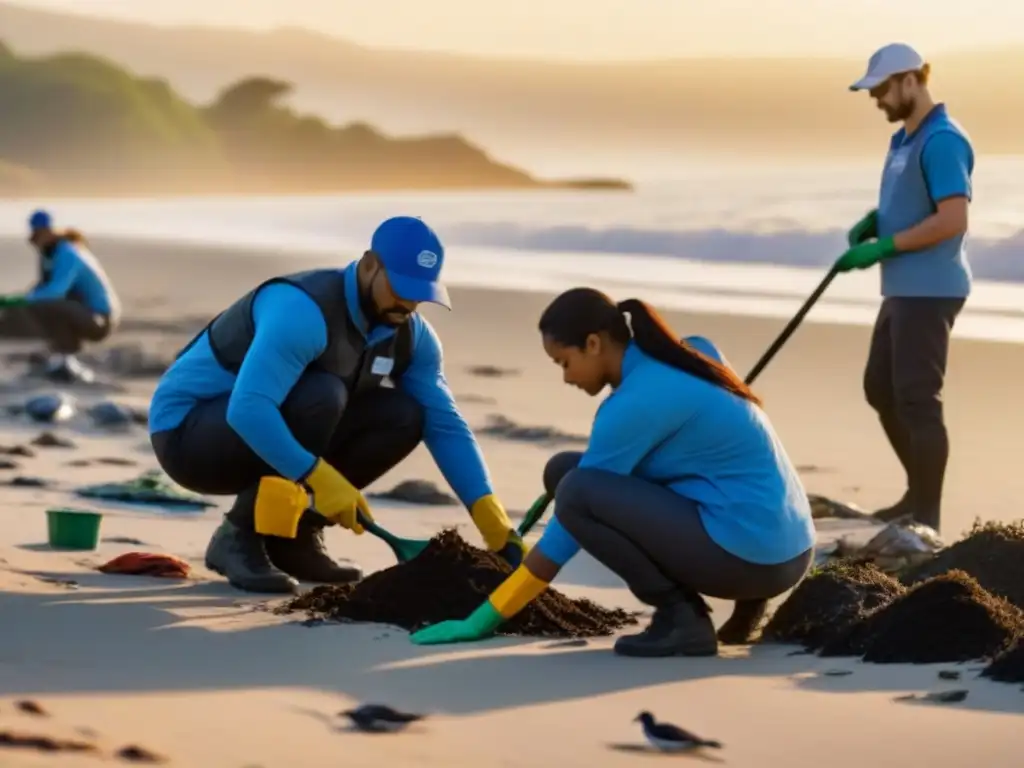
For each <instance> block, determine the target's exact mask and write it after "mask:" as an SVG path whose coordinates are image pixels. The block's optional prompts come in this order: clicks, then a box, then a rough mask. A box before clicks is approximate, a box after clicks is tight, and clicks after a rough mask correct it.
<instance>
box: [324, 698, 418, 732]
mask: <svg viewBox="0 0 1024 768" xmlns="http://www.w3.org/2000/svg"><path fill="white" fill-rule="evenodd" d="M340 714H342V715H344V716H345V717H347V718H348V719H349V720H351V721H352V724H353V725H355V727H356V728H358V729H359V730H361V731H366V732H368V733H393V732H395V731H400V730H402V729H403V728H405V727H406V726H407V725H409V724H410V723H415V722H417V721H418V720H422V719H423V715H416V714H413V713H411V712H399V711H398V710H396V709H392V708H391V707H389V706H387V705H385V704H363V705H362V706H360V707H357V708H356V709H346V710H345V711H344V712H341V713H340Z"/></svg>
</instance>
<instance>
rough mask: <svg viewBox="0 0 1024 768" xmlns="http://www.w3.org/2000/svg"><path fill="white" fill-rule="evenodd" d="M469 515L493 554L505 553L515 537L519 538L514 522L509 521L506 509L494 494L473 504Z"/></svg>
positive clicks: (482, 497) (483, 497)
mask: <svg viewBox="0 0 1024 768" xmlns="http://www.w3.org/2000/svg"><path fill="white" fill-rule="evenodd" d="M469 515H470V517H472V518H473V524H474V525H476V528H477V530H478V531H480V535H481V536H482V537H483V540H484V543H485V544H486V545H487V548H488V549H489V550H491V552H502V551H504V549H505V547H506V545H508V544H509V543H510V541H511V537H512V536H513V535H514V536H515V537H516V538H517V539H518V538H519V534H518V533H516V529H515V528H514V527H513V525H512V521H511V520H509V519H508V513H507V512H505V507H503V506H502V505H501V502H500V501H498V497H497V496H495V495H494V494H493V493H489V494H487V495H486V496H481V497H480V498H479V499H477V500H476V501H475V502H473V506H472V507H471V508H470V510H469ZM520 541H521V540H520ZM520 549H521V548H520Z"/></svg>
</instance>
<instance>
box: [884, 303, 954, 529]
mask: <svg viewBox="0 0 1024 768" xmlns="http://www.w3.org/2000/svg"><path fill="white" fill-rule="evenodd" d="M963 305H964V300H963V299H942V298H910V297H906V298H904V297H900V298H897V297H890V298H886V299H885V300H883V301H882V306H881V308H880V309H879V312H878V319H877V320H876V321H875V329H874V332H873V333H872V336H871V347H870V350H869V352H868V361H867V366H866V367H865V370H864V394H865V397H866V398H867V401H868V404H869V405H870V406H871V407H872V408H873V409H874V410H875V411H876V412H877V413H878V418H879V420H880V421H881V423H882V428H883V429H884V430H885V434H886V437H888V439H889V443H890V444H891V445H892V447H893V450H894V451H895V452H896V456H897V457H898V458H899V460H900V463H901V464H902V465H903V469H904V470H905V471H906V473H907V495H906V497H905V499H906V502H908V511H912V512H913V514H914V518H915V519H916V520H917V521H918V522H921V523H925V524H926V525H930V526H932V527H933V528H936V529H938V527H939V519H940V507H941V501H942V484H943V480H944V477H945V473H946V462H947V460H948V458H949V436H948V435H947V433H946V423H945V419H944V418H943V410H942V386H943V382H944V380H945V377H946V361H947V359H948V355H949V338H950V334H951V332H952V330H953V324H954V322H955V321H956V318H957V315H959V314H960V310H961V309H962V308H963Z"/></svg>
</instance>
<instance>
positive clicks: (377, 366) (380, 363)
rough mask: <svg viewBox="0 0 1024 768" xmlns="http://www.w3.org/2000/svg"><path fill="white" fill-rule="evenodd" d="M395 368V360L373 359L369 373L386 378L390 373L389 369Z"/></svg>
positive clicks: (390, 358)
mask: <svg viewBox="0 0 1024 768" xmlns="http://www.w3.org/2000/svg"><path fill="white" fill-rule="evenodd" d="M394 367H395V360H394V358H392V357H375V358H373V365H372V366H371V367H370V373H372V374H373V375H374V376H387V375H388V374H389V373H391V369H392V368H394Z"/></svg>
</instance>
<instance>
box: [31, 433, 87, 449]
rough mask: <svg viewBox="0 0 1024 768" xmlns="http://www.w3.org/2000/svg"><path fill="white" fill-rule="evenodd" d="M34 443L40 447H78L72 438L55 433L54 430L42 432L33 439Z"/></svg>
mask: <svg viewBox="0 0 1024 768" xmlns="http://www.w3.org/2000/svg"><path fill="white" fill-rule="evenodd" d="M32 445H35V446H37V447H39V448H76V447H77V446H76V445H75V443H74V442H73V441H71V440H69V439H68V438H66V437H61V436H60V435H55V434H54V433H53V432H40V433H39V435H38V436H37V437H36V438H35V439H34V440H33V441H32Z"/></svg>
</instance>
